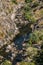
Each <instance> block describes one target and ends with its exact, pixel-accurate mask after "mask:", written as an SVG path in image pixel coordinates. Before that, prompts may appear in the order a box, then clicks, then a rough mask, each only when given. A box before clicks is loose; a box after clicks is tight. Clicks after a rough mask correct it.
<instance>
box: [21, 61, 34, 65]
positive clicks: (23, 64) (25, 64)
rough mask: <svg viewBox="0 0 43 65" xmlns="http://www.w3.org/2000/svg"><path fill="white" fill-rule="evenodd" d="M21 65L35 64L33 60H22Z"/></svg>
mask: <svg viewBox="0 0 43 65" xmlns="http://www.w3.org/2000/svg"><path fill="white" fill-rule="evenodd" d="M20 65H35V63H33V62H23V61H22V62H21V63H20Z"/></svg>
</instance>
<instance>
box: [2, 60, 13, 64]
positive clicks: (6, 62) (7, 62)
mask: <svg viewBox="0 0 43 65" xmlns="http://www.w3.org/2000/svg"><path fill="white" fill-rule="evenodd" d="M1 65H12V63H11V62H10V61H8V60H5V61H4V62H2V64H1Z"/></svg>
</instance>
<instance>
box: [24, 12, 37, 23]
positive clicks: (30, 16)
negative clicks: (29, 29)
mask: <svg viewBox="0 0 43 65" xmlns="http://www.w3.org/2000/svg"><path fill="white" fill-rule="evenodd" d="M24 15H25V19H27V20H29V21H30V23H35V22H36V19H35V17H33V14H32V12H31V11H27V12H25V14H24Z"/></svg>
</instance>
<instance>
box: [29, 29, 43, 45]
mask: <svg viewBox="0 0 43 65" xmlns="http://www.w3.org/2000/svg"><path fill="white" fill-rule="evenodd" d="M39 41H43V32H42V31H37V30H35V31H34V32H32V33H30V35H29V42H28V43H29V44H32V43H38V42H39Z"/></svg>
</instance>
